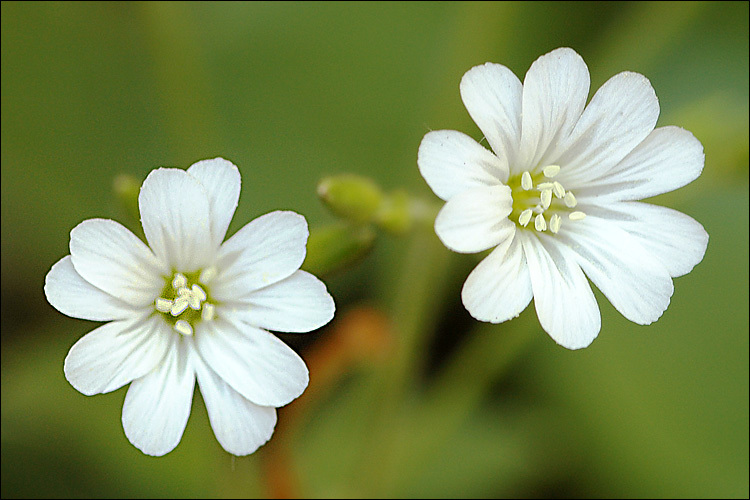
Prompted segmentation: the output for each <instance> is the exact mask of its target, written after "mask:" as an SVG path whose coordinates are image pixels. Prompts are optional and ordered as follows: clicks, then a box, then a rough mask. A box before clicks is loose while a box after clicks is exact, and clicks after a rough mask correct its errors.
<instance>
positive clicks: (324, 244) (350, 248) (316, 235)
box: [302, 223, 375, 276]
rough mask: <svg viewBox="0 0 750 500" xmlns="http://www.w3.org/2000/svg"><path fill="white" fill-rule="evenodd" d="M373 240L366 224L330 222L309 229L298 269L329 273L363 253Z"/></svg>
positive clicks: (367, 250) (368, 249)
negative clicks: (305, 252) (301, 262)
mask: <svg viewBox="0 0 750 500" xmlns="http://www.w3.org/2000/svg"><path fill="white" fill-rule="evenodd" d="M374 242H375V231H374V230H373V229H372V228H371V227H370V226H352V225H349V224H343V223H338V224H333V225H330V226H326V227H322V228H315V229H313V230H312V231H310V237H309V238H308V240H307V256H306V257H305V262H304V263H303V264H302V269H304V270H305V271H307V272H310V273H312V274H314V275H316V276H321V275H324V274H329V273H331V272H333V271H337V270H339V269H341V268H344V267H346V266H349V265H351V264H353V263H354V262H356V261H357V260H359V259H361V258H362V257H364V256H365V255H366V254H367V253H368V252H369V251H370V249H372V246H373V243H374Z"/></svg>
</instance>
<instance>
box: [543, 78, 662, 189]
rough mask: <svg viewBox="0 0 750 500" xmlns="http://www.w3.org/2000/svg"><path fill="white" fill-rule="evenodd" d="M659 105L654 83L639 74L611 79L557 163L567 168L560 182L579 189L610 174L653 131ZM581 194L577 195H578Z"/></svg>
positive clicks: (578, 126) (587, 110)
mask: <svg viewBox="0 0 750 500" xmlns="http://www.w3.org/2000/svg"><path fill="white" fill-rule="evenodd" d="M658 118H659V101H658V99H657V98H656V93H655V92H654V89H653V87H651V82H649V81H648V79H647V78H646V77H645V76H643V75H640V74H638V73H631V72H624V73H620V74H618V75H615V76H613V77H612V78H610V79H609V80H608V81H607V82H606V83H605V84H604V85H602V87H601V88H600V89H599V90H598V91H597V92H596V94H595V95H594V97H593V98H592V99H591V102H590V103H589V105H588V106H587V107H586V110H585V111H584V112H583V115H582V116H581V119H580V120H579V121H578V124H577V125H576V127H575V129H574V130H573V133H572V134H571V136H570V137H569V138H567V139H564V140H563V141H562V143H561V145H560V148H561V151H563V153H562V154H561V155H560V156H559V157H558V158H555V159H554V161H555V163H557V164H558V165H562V166H563V167H564V168H563V170H562V171H561V172H560V176H559V178H558V179H559V180H560V182H562V183H563V184H564V185H565V186H569V185H570V186H579V185H581V184H582V183H583V182H585V181H588V180H591V179H595V178H597V177H600V176H602V174H604V173H606V172H608V171H609V170H611V169H612V167H614V166H615V165H617V163H619V162H620V160H622V159H623V158H624V157H625V156H626V155H627V154H628V153H630V152H631V151H633V148H635V147H636V146H637V145H638V144H640V143H641V141H643V140H644V139H645V138H646V137H647V136H648V135H649V134H650V133H651V132H652V131H653V130H654V126H655V125H656V120H657V119H658ZM576 194H577V193H576Z"/></svg>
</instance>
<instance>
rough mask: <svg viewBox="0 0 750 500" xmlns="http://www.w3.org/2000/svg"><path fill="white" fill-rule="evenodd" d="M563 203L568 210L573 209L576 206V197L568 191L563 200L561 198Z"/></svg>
mask: <svg viewBox="0 0 750 500" xmlns="http://www.w3.org/2000/svg"><path fill="white" fill-rule="evenodd" d="M563 201H564V202H565V206H566V207H568V208H573V207H575V206H576V205H578V201H577V200H576V197H575V196H573V193H571V192H570V191H568V192H567V193H565V198H563Z"/></svg>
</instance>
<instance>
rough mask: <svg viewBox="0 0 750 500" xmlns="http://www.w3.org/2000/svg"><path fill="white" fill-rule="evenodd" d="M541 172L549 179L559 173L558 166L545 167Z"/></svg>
mask: <svg viewBox="0 0 750 500" xmlns="http://www.w3.org/2000/svg"><path fill="white" fill-rule="evenodd" d="M542 172H543V173H544V176H545V177H546V178H548V179H551V178H553V177H554V176H556V175H557V174H559V173H560V165H547V166H546V167H544V168H543V169H542Z"/></svg>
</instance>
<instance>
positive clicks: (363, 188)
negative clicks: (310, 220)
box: [318, 174, 383, 224]
mask: <svg viewBox="0 0 750 500" xmlns="http://www.w3.org/2000/svg"><path fill="white" fill-rule="evenodd" d="M318 196H320V199H321V200H323V203H325V205H326V206H327V207H328V208H329V209H330V210H331V211H332V212H333V213H335V214H336V215H339V216H341V217H344V218H346V219H348V220H351V221H353V222H356V223H360V224H361V223H365V222H370V221H372V220H373V217H374V216H375V213H376V212H377V211H378V209H379V207H380V205H381V203H382V202H383V192H382V191H381V190H380V188H379V187H378V185H377V184H375V183H374V182H373V181H372V180H371V179H368V178H366V177H361V176H359V175H354V174H341V175H336V176H331V177H326V178H325V179H323V180H321V181H320V183H318Z"/></svg>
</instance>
